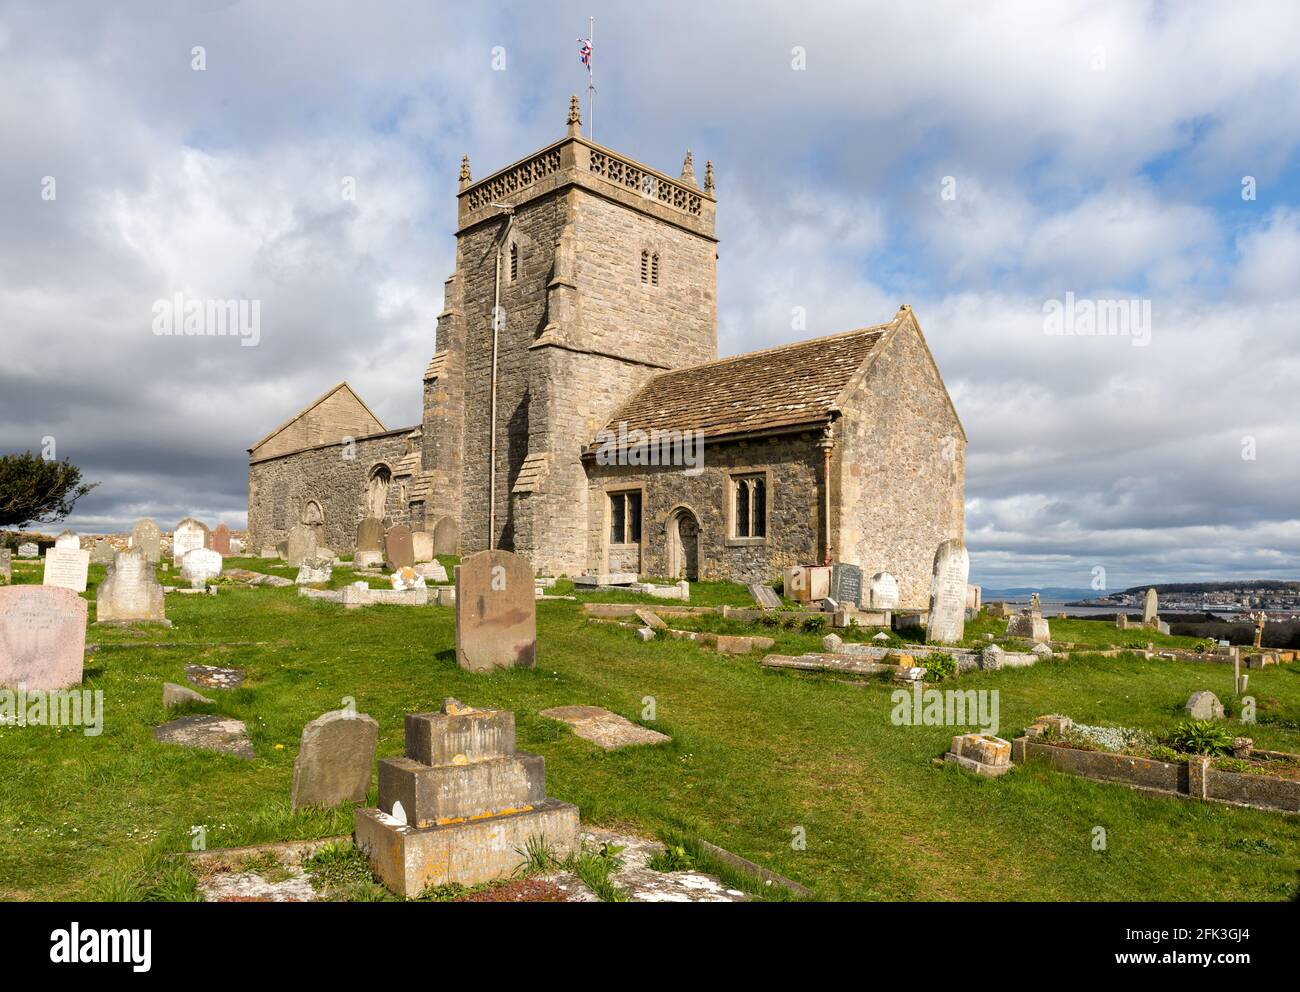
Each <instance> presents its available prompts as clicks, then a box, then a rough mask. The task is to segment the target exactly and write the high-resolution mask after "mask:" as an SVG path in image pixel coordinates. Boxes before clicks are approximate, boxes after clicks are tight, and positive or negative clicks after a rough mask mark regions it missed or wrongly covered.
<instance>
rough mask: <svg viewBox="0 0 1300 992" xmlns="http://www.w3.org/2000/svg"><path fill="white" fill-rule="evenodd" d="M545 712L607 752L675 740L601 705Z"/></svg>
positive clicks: (553, 709)
mask: <svg viewBox="0 0 1300 992" xmlns="http://www.w3.org/2000/svg"><path fill="white" fill-rule="evenodd" d="M541 715H542V716H545V717H550V718H551V719H552V720H559V721H560V722H561V723H567V724H568V725H569V726H570V727H571V728H572V729H573V733H574V734H575V735H576V736H578V737H581V738H582V739H583V740H586V741H591V742H592V743H593V744H597V745H599V746H600V747H603V748H604V749H605V750H606V751H616V750H618V749H619V748H621V747H632V746H634V745H637V744H662V743H663V742H664V741H670V740H672V738H671V737H669V736H668V735H667V734H661V733H659V731H657V730H650V729H649V728H647V727H642V726H641V725H640V724H636V723H633V722H632V721H631V720H629V719H627V718H626V717H622V716H619V715H618V714H617V713H611V712H610V711H609V710H607V709H602V708H601V707H599V706H552V707H551V708H550V709H546V710H542V711H541Z"/></svg>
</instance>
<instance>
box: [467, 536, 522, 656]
mask: <svg viewBox="0 0 1300 992" xmlns="http://www.w3.org/2000/svg"><path fill="white" fill-rule="evenodd" d="M536 661H537V594H536V592H535V591H534V589H533V570H532V568H531V566H529V564H528V562H527V560H525V559H523V558H520V557H519V556H518V555H515V554H511V553H510V552H509V551H480V552H478V553H476V554H472V555H470V556H469V557H467V558H465V559H464V560H463V561H462V562H461V563H460V564H459V565H458V566H457V567H456V663H457V664H458V665H460V667H461V668H464V669H467V670H469V671H471V672H490V671H492V670H493V669H495V668H532V667H533V665H534V664H535V663H536Z"/></svg>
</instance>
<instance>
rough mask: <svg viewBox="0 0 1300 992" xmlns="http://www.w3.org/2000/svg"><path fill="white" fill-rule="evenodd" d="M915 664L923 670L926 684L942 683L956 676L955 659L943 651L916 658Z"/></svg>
mask: <svg viewBox="0 0 1300 992" xmlns="http://www.w3.org/2000/svg"><path fill="white" fill-rule="evenodd" d="M917 664H918V665H920V666H922V667H923V668H924V669H925V680H926V681H927V682H944V681H947V680H948V679H950V678H952V677H953V676H954V675H956V674H957V659H955V658H954V657H953V656H952V655H950V654H946V653H944V652H943V651H935V652H934V653H933V654H927V655H926V656H925V657H924V658H918V659H917Z"/></svg>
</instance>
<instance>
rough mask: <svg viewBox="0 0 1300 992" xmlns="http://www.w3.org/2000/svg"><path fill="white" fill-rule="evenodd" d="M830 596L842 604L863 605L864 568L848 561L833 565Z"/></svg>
mask: <svg viewBox="0 0 1300 992" xmlns="http://www.w3.org/2000/svg"><path fill="white" fill-rule="evenodd" d="M830 598H831V599H833V600H835V602H837V603H840V604H845V603H851V604H852V605H853V606H856V607H859V608H861V606H862V569H860V568H859V567H858V566H857V565H851V564H849V563H848V562H842V561H841V562H835V563H834V564H833V565H831V588H830Z"/></svg>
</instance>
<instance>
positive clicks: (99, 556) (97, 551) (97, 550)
mask: <svg viewBox="0 0 1300 992" xmlns="http://www.w3.org/2000/svg"><path fill="white" fill-rule="evenodd" d="M116 554H117V550H116V549H115V548H114V547H113V545H111V544H109V543H108V542H107V541H96V542H95V546H94V547H93V548H92V549H91V551H90V560H91V561H92V562H94V563H95V564H96V565H111V564H113V557H114V555H116Z"/></svg>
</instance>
